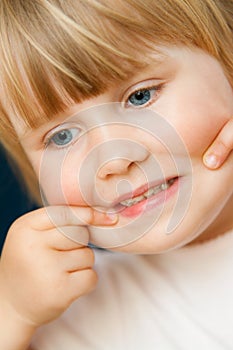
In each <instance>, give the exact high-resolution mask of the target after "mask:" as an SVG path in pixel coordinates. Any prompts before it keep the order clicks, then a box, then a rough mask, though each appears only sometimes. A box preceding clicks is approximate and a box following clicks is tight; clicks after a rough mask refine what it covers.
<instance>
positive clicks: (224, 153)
mask: <svg viewBox="0 0 233 350" xmlns="http://www.w3.org/2000/svg"><path fill="white" fill-rule="evenodd" d="M232 150H233V118H231V119H230V120H229V121H228V122H227V123H226V124H225V125H224V127H223V128H222V130H221V131H220V133H219V134H218V136H217V137H216V139H215V140H214V142H213V143H212V144H211V145H210V147H209V148H208V150H207V151H206V152H205V154H204V157H203V161H204V164H205V165H206V166H207V167H208V168H210V169H217V168H219V167H220V166H221V165H222V164H223V163H224V161H225V160H226V159H227V157H228V155H229V154H230V152H231V151H232Z"/></svg>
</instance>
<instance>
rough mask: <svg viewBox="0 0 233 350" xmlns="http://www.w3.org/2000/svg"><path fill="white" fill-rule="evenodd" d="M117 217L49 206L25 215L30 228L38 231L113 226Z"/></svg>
mask: <svg viewBox="0 0 233 350" xmlns="http://www.w3.org/2000/svg"><path fill="white" fill-rule="evenodd" d="M117 220H118V217H117V215H114V214H108V213H106V212H102V211H97V210H95V209H93V208H91V207H75V206H49V207H45V208H41V209H37V210H35V211H33V212H30V213H29V214H27V221H28V223H29V224H30V226H31V227H32V228H33V229H35V230H38V231H40V230H41V231H43V230H49V229H52V228H54V227H62V226H76V225H77V226H78V225H80V226H87V225H92V226H99V225H113V224H115V223H116V222H117Z"/></svg>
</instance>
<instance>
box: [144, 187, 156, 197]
mask: <svg viewBox="0 0 233 350" xmlns="http://www.w3.org/2000/svg"><path fill="white" fill-rule="evenodd" d="M153 195H154V189H153V188H150V189H149V190H148V191H147V192H145V193H144V197H146V198H150V197H152V196H153Z"/></svg>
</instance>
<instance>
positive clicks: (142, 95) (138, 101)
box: [129, 89, 151, 106]
mask: <svg viewBox="0 0 233 350" xmlns="http://www.w3.org/2000/svg"><path fill="white" fill-rule="evenodd" d="M150 99H151V92H150V90H147V89H146V90H139V91H137V92H134V93H133V94H132V95H130V96H129V102H130V104H132V105H134V106H142V105H144V104H145V103H147V102H148V101H150Z"/></svg>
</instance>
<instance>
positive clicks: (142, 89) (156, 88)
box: [124, 83, 165, 109]
mask: <svg viewBox="0 0 233 350" xmlns="http://www.w3.org/2000/svg"><path fill="white" fill-rule="evenodd" d="M164 85H165V84H164V83H161V84H158V85H151V86H145V87H144V86H142V87H140V88H139V89H136V90H135V91H133V92H131V93H130V94H128V96H127V98H126V102H124V106H125V107H126V108H136V109H139V108H145V107H149V106H150V105H151V104H153V103H154V101H155V100H156V97H158V95H157V94H158V93H159V92H161V91H162V89H163V88H164ZM147 90H154V95H155V96H152V97H151V98H150V101H148V102H147V103H145V104H143V105H141V106H140V105H139V106H133V104H132V103H129V99H130V97H131V96H133V95H135V94H137V93H139V92H145V91H147Z"/></svg>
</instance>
